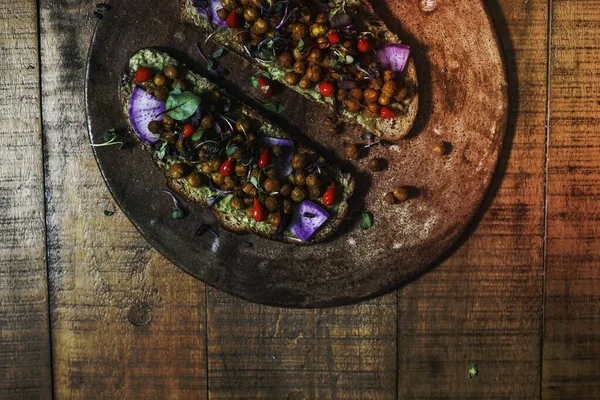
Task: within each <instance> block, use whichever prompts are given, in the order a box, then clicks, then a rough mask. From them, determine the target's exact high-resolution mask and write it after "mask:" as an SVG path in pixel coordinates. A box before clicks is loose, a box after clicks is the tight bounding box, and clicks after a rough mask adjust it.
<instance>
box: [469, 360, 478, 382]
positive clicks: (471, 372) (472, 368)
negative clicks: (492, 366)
mask: <svg viewBox="0 0 600 400" xmlns="http://www.w3.org/2000/svg"><path fill="white" fill-rule="evenodd" d="M477 375H479V368H478V367H477V363H472V364H471V365H469V378H470V379H473V378H475V377H476V376H477Z"/></svg>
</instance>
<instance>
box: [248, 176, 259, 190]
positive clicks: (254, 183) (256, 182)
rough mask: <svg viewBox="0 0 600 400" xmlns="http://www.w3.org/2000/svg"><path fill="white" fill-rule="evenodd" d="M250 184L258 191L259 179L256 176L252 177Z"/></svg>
mask: <svg viewBox="0 0 600 400" xmlns="http://www.w3.org/2000/svg"><path fill="white" fill-rule="evenodd" d="M250 183H251V184H253V185H254V186H255V187H256V188H257V189H258V179H256V177H255V176H252V177H250Z"/></svg>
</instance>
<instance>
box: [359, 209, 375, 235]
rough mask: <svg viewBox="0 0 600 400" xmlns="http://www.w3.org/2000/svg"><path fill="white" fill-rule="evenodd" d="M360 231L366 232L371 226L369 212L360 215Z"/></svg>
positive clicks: (371, 221) (371, 219) (371, 217)
mask: <svg viewBox="0 0 600 400" xmlns="http://www.w3.org/2000/svg"><path fill="white" fill-rule="evenodd" d="M359 225H360V229H362V230H363V231H364V230H367V229H369V228H370V227H372V226H373V215H372V214H371V213H370V212H364V213H362V214H361V215H360V222H359Z"/></svg>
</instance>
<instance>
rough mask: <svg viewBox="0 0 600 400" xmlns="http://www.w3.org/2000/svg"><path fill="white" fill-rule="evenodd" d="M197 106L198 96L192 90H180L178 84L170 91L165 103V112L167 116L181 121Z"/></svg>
mask: <svg viewBox="0 0 600 400" xmlns="http://www.w3.org/2000/svg"><path fill="white" fill-rule="evenodd" d="M178 92H179V93H178ZM199 106H200V97H198V96H197V95H196V94H194V93H192V92H181V88H180V87H179V86H178V87H177V88H175V90H173V91H171V93H170V94H169V97H168V98H167V105H166V107H167V110H169V112H168V113H167V114H168V115H169V117H171V118H173V119H175V120H177V121H183V120H184V119H187V118H189V117H191V116H192V115H193V114H194V113H195V112H196V110H197V109H198V107H199Z"/></svg>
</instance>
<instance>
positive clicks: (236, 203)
mask: <svg viewBox="0 0 600 400" xmlns="http://www.w3.org/2000/svg"><path fill="white" fill-rule="evenodd" d="M230 204H231V207H233V209H234V210H241V209H242V208H244V205H245V204H244V200H242V199H240V198H239V197H234V198H233V199H231V203H230Z"/></svg>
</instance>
